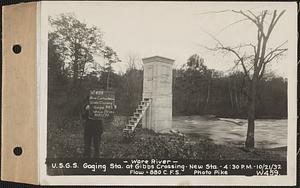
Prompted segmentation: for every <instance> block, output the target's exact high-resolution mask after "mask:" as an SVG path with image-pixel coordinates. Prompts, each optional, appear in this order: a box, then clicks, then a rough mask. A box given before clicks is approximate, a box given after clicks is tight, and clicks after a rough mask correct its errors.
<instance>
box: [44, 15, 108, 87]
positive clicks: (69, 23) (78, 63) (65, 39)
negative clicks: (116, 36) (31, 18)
mask: <svg viewBox="0 0 300 188" xmlns="http://www.w3.org/2000/svg"><path fill="white" fill-rule="evenodd" d="M49 23H50V25H51V27H52V31H51V32H50V33H49V36H50V35H53V36H55V37H53V43H54V44H55V45H56V48H57V52H59V53H60V55H61V56H62V59H63V62H64V64H65V65H66V67H67V68H68V71H69V74H70V76H71V77H72V79H73V88H76V87H77V86H78V84H80V83H81V82H78V80H82V79H83V77H84V76H85V75H86V71H85V66H86V64H87V63H91V62H93V61H94V59H93V54H99V53H101V52H102V50H103V47H104V42H103V40H102V32H101V31H100V30H99V29H98V28H97V27H95V26H92V27H89V26H88V25H87V24H85V23H83V22H80V21H79V20H78V19H77V18H76V17H75V15H73V14H61V15H59V16H58V17H56V18H52V17H49Z"/></svg>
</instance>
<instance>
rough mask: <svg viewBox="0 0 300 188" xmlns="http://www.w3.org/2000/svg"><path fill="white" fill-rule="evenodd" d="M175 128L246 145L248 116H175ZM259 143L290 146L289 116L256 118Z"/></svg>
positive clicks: (236, 144)
mask: <svg viewBox="0 0 300 188" xmlns="http://www.w3.org/2000/svg"><path fill="white" fill-rule="evenodd" d="M172 126H173V129H174V130H178V131H180V132H182V133H184V134H190V135H194V136H197V135H199V136H202V137H207V138H208V139H210V140H212V141H213V142H214V143H215V144H220V145H234V146H238V147H241V146H243V145H244V142H245V140H246V133H247V120H245V119H229V118H220V119H218V118H216V119H208V118H206V117H202V116H175V117H173V124H172ZM255 144H256V145H255V147H257V148H276V147H285V146H287V119H275V120H274V119H259V120H256V121H255Z"/></svg>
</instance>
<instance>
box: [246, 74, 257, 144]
mask: <svg viewBox="0 0 300 188" xmlns="http://www.w3.org/2000/svg"><path fill="white" fill-rule="evenodd" d="M256 85H257V79H256V78H254V76H253V80H252V81H251V82H250V87H249V91H248V92H249V102H248V129H247V139H246V142H245V147H246V149H250V150H251V149H253V148H254V143H255V141H254V128H255V123H254V121H255V98H256Z"/></svg>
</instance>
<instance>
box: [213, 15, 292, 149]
mask: <svg viewBox="0 0 300 188" xmlns="http://www.w3.org/2000/svg"><path fill="white" fill-rule="evenodd" d="M231 12H234V13H236V14H238V15H240V16H242V17H243V19H242V20H239V21H238V22H234V23H233V24H235V23H239V22H241V21H250V22H251V23H252V24H254V26H255V27H256V28H257V33H256V35H257V36H256V43H255V44H252V43H249V44H244V45H239V46H235V47H232V46H225V45H223V44H222V43H221V42H220V41H219V40H218V39H216V38H215V37H213V36H212V37H213V38H214V39H215V40H216V41H217V46H216V47H215V48H210V49H211V50H215V51H222V52H224V53H231V54H233V55H234V57H235V60H234V62H235V66H240V67H241V68H242V70H243V72H244V74H245V79H246V83H247V92H246V94H247V98H248V129H247V139H246V142H245V148H246V149H248V150H252V149H253V148H254V143H255V142H254V128H255V104H256V96H257V91H258V90H257V88H258V83H259V81H260V80H261V78H262V77H263V76H264V73H265V71H266V67H267V65H268V64H269V63H271V62H274V60H276V59H277V58H278V57H280V56H282V55H283V54H284V53H285V52H286V51H287V48H284V46H285V44H287V41H285V42H282V43H281V44H280V45H278V46H277V47H273V48H272V47H269V43H268V42H269V39H270V37H271V34H272V32H273V31H274V28H275V26H276V24H277V23H278V21H279V19H280V18H281V17H282V15H283V14H284V13H285V10H283V11H280V12H279V13H278V11H277V10H273V11H269V10H263V11H260V12H259V13H254V12H253V11H250V10H247V11H242V10H240V11H235V10H231ZM231 25H232V24H230V25H228V26H231Z"/></svg>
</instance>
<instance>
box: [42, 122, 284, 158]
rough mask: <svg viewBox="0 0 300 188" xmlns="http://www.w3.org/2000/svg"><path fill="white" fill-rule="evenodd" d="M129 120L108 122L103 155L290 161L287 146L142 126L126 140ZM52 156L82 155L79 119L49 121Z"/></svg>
mask: <svg viewBox="0 0 300 188" xmlns="http://www.w3.org/2000/svg"><path fill="white" fill-rule="evenodd" d="M125 123H126V120H125V119H124V118H121V117H116V118H115V120H114V121H113V122H111V123H106V125H105V131H104V133H103V135H102V139H101V147H100V148H101V153H100V156H99V157H101V158H173V159H200V160H286V148H276V149H255V150H254V151H253V152H247V151H244V150H243V149H242V148H238V147H233V146H226V145H216V144H214V143H213V142H212V141H211V140H210V139H209V138H207V137H204V136H189V135H185V136H179V135H175V134H158V133H155V132H153V131H151V130H146V129H142V128H138V129H137V132H136V136H135V138H134V139H133V140H132V141H131V142H126V141H125V140H124V138H123V136H122V129H123V127H124V125H125ZM47 139H48V147H47V153H48V157H51V158H53V157H54V158H70V157H82V154H83V125H82V123H81V122H80V120H79V119H77V118H73V119H72V118H67V119H66V118H56V119H50V120H49V122H48V138H47Z"/></svg>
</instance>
